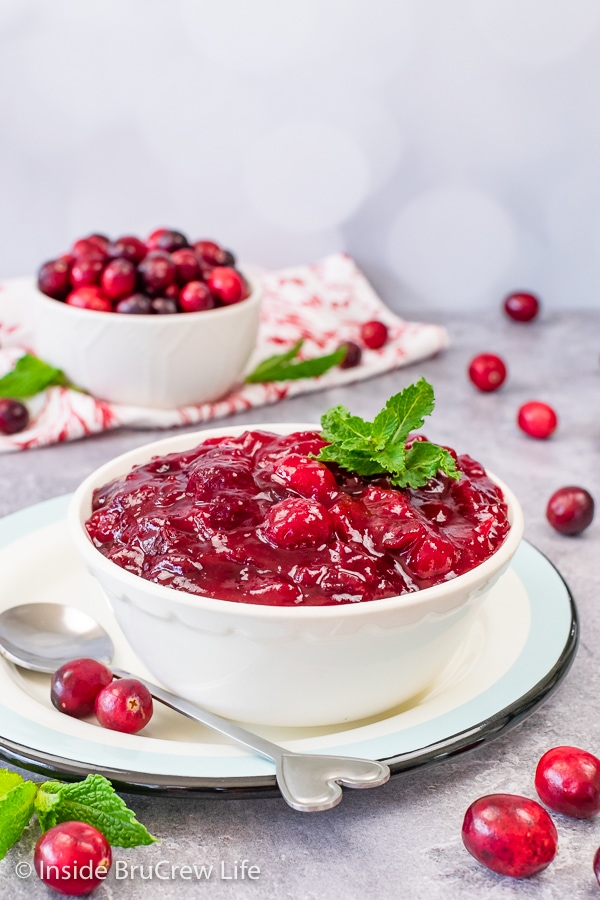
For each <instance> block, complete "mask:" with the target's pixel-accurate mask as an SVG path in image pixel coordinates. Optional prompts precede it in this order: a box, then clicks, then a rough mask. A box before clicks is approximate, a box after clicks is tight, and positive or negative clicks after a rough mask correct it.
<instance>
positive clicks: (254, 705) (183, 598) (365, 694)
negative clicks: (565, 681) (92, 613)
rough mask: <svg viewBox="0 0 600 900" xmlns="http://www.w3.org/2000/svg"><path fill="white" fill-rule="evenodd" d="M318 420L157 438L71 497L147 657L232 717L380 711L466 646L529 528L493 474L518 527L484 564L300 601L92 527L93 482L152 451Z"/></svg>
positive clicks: (284, 718)
mask: <svg viewBox="0 0 600 900" xmlns="http://www.w3.org/2000/svg"><path fill="white" fill-rule="evenodd" d="M316 428H318V426H314V425H305V424H293V425H291V424H290V425H253V426H246V427H231V426H229V427H226V428H215V429H210V430H207V431H202V432H196V433H193V434H185V435H176V436H175V437H170V438H166V439H164V440H160V441H155V442H154V443H152V444H147V445H146V446H145V447H141V448H139V449H137V450H133V451H130V452H129V453H125V454H123V455H122V456H119V457H117V458H116V459H114V460H112V461H111V462H109V463H106V464H105V465H103V466H101V467H100V468H99V469H97V470H96V471H95V472H93V473H92V474H91V475H90V476H89V477H88V478H86V479H85V481H84V482H83V483H82V484H81V486H80V487H79V488H78V490H77V491H76V492H75V494H74V496H73V498H72V501H71V504H70V507H69V512H68V523H69V530H70V534H71V537H72V539H73V541H74V544H75V547H76V549H77V551H78V552H79V554H80V556H81V558H82V559H83V561H84V562H85V564H86V566H87V567H88V569H89V570H90V572H91V573H92V574H93V575H95V576H96V578H97V579H98V581H99V582H100V584H101V585H102V587H103V589H104V592H105V593H106V596H107V597H108V600H109V602H110V604H111V606H112V608H113V610H114V613H115V615H116V618H117V620H118V622H119V624H120V626H121V628H122V629H123V631H124V633H125V635H126V637H127V639H128V640H129V642H130V643H131V646H132V647H133V649H134V650H135V652H136V653H137V654H138V656H139V657H140V659H141V660H143V662H144V663H145V664H146V665H147V667H148V669H149V670H150V671H151V672H152V673H153V674H154V676H155V677H156V678H158V679H159V681H161V682H162V683H163V684H164V685H166V686H167V687H168V688H170V689H171V690H172V691H174V692H175V693H177V694H180V695H181V696H183V697H187V698H188V699H190V700H193V701H196V702H197V703H199V704H201V705H202V706H204V707H206V708H207V709H210V710H212V711H214V712H217V713H221V714H222V715H224V716H228V717H230V718H233V719H241V720H245V721H248V722H256V723H264V724H272V725H280V726H309V725H311V726H312V725H330V724H334V723H336V724H337V723H340V722H347V721H353V720H356V719H361V718H364V717H367V716H372V715H376V714H378V713H381V712H382V711H384V710H386V709H390V708H391V707H393V706H396V705H397V704H400V703H404V702H406V701H408V700H410V699H411V698H413V697H415V696H417V695H418V694H420V693H421V692H422V691H424V690H426V688H427V687H428V686H429V685H430V684H431V682H432V681H433V679H435V677H436V676H437V675H438V674H439V673H440V671H441V670H442V669H443V668H444V666H446V664H447V663H448V662H449V661H450V659H451V657H452V655H453V654H454V653H455V651H456V650H457V649H458V648H459V646H460V644H461V642H462V640H463V638H464V637H465V636H466V635H467V632H468V630H469V627H470V624H471V622H472V621H473V617H474V616H475V614H476V613H477V611H478V609H479V607H480V606H481V603H482V601H483V598H484V595H485V593H486V591H488V590H489V589H490V587H491V586H492V585H493V584H494V583H495V582H496V581H497V579H498V578H499V577H500V575H501V574H502V573H503V572H504V571H505V569H506V568H507V566H508V564H509V562H510V560H511V558H512V556H513V554H514V553H515V551H516V549H517V546H518V545H519V542H520V540H521V537H522V533H523V514H522V511H521V507H520V505H519V503H518V501H517V500H516V498H515V496H514V494H513V493H512V491H510V490H509V489H508V488H507V487H506V486H505V485H504V484H503V483H502V482H501V481H499V480H498V479H497V478H494V481H495V482H496V483H497V484H499V485H500V487H501V488H502V490H503V492H504V496H505V499H506V502H507V504H508V507H509V516H510V521H511V529H510V531H509V533H508V535H507V537H506V540H505V541H504V543H503V544H502V546H501V547H500V548H499V549H498V550H497V551H496V552H495V553H494V555H493V556H491V557H490V558H489V559H488V560H486V561H485V562H484V563H482V564H481V565H480V566H478V567H477V568H475V569H473V570H471V571H470V572H466V573H465V574H464V575H460V576H458V577H457V578H454V579H452V580H451V581H448V582H446V583H444V584H440V585H436V586H435V587H431V588H427V589H426V590H422V591H417V592H415V593H409V594H403V595H401V596H397V597H388V598H385V599H382V600H372V601H369V602H364V603H354V604H352V603H351V604H342V605H340V606H322V607H294V608H290V607H273V606H260V605H254V604H249V603H232V602H230V601H227V600H215V599H212V598H209V597H199V596H196V595H192V594H187V593H184V592H182V591H178V590H174V589H173V588H168V587H164V586H162V585H159V584H155V583H153V582H150V581H146V580H144V579H143V578H140V577H138V576H137V575H133V574H132V573H130V572H127V571H126V570H125V569H122V568H121V567H120V566H117V565H116V564H115V563H113V562H111V561H110V560H108V559H107V558H106V557H105V556H103V555H102V554H101V553H100V552H99V550H97V549H96V548H95V547H94V545H93V544H92V542H91V540H90V538H89V536H88V534H87V531H86V529H85V526H84V523H85V521H86V520H87V519H88V518H89V516H90V514H91V501H92V493H93V490H94V488H96V487H100V486H102V485H104V484H106V483H107V482H109V481H111V480H112V479H114V478H117V477H118V476H121V475H123V474H125V473H126V472H129V471H130V469H131V468H132V466H134V465H137V464H139V463H144V462H147V461H148V460H149V459H150V458H151V457H153V456H159V455H163V454H166V453H172V452H177V451H181V450H184V449H188V448H191V447H194V446H196V445H197V444H198V443H200V442H201V441H203V440H205V439H206V438H209V437H218V436H222V435H237V434H240V433H241V432H243V431H245V430H250V429H251V430H257V429H258V430H265V431H274V432H277V433H282V434H287V433H290V432H291V431H303V430H310V429H316ZM490 477H493V476H490Z"/></svg>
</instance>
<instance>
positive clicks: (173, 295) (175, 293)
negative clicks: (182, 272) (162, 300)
mask: <svg viewBox="0 0 600 900" xmlns="http://www.w3.org/2000/svg"><path fill="white" fill-rule="evenodd" d="M180 293H181V288H180V287H179V285H178V284H176V283H175V282H173V284H170V285H169V286H168V287H166V288H165V290H164V293H163V295H162V296H163V297H170V299H171V300H176V301H178V300H179V294H180Z"/></svg>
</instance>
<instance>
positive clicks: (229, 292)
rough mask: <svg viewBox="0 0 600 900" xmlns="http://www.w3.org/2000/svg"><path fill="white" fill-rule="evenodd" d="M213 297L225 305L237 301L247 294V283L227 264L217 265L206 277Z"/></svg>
mask: <svg viewBox="0 0 600 900" xmlns="http://www.w3.org/2000/svg"><path fill="white" fill-rule="evenodd" d="M207 283H208V286H209V288H210V289H211V291H212V293H213V294H214V295H215V297H218V299H219V300H220V301H221V303H223V304H225V305H226V306H231V305H232V304H234V303H239V302H240V300H244V299H245V298H246V297H247V296H248V285H247V284H246V281H245V279H244V278H243V276H242V275H240V273H239V272H238V271H237V270H236V269H231V268H229V267H228V266H217V267H216V268H215V269H213V270H212V272H211V273H210V275H209V276H208V278H207Z"/></svg>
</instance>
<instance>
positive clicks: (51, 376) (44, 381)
mask: <svg viewBox="0 0 600 900" xmlns="http://www.w3.org/2000/svg"><path fill="white" fill-rule="evenodd" d="M53 385H62V386H63V387H71V385H70V383H69V381H68V379H67V377H66V375H65V374H64V372H63V371H62V370H61V369H55V368H54V366H51V365H49V363H47V362H44V361H43V360H42V359H38V357H37V356H32V355H31V354H30V353H25V354H24V356H21V357H20V358H19V359H18V360H17V362H16V364H15V367H14V369H12V370H11V371H10V372H7V373H6V375H3V377H2V378H0V397H10V398H12V399H14V400H17V399H20V398H24V397H33V396H34V394H39V393H40V392H41V391H45V390H46V388H48V387H52V386H53Z"/></svg>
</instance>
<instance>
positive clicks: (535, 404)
mask: <svg viewBox="0 0 600 900" xmlns="http://www.w3.org/2000/svg"><path fill="white" fill-rule="evenodd" d="M517 423H518V425H519V428H520V429H521V430H522V431H524V432H525V434H528V435H529V436H530V437H533V438H539V439H540V440H543V439H544V438H549V437H550V435H551V434H552V433H553V432H554V431H556V426H557V425H558V418H557V416H556V413H555V412H554V410H553V409H552V407H551V406H548V404H547V403H540V401H539V400H530V402H529V403H524V404H523V406H522V407H521V408H520V409H519V414H518V416H517Z"/></svg>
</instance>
